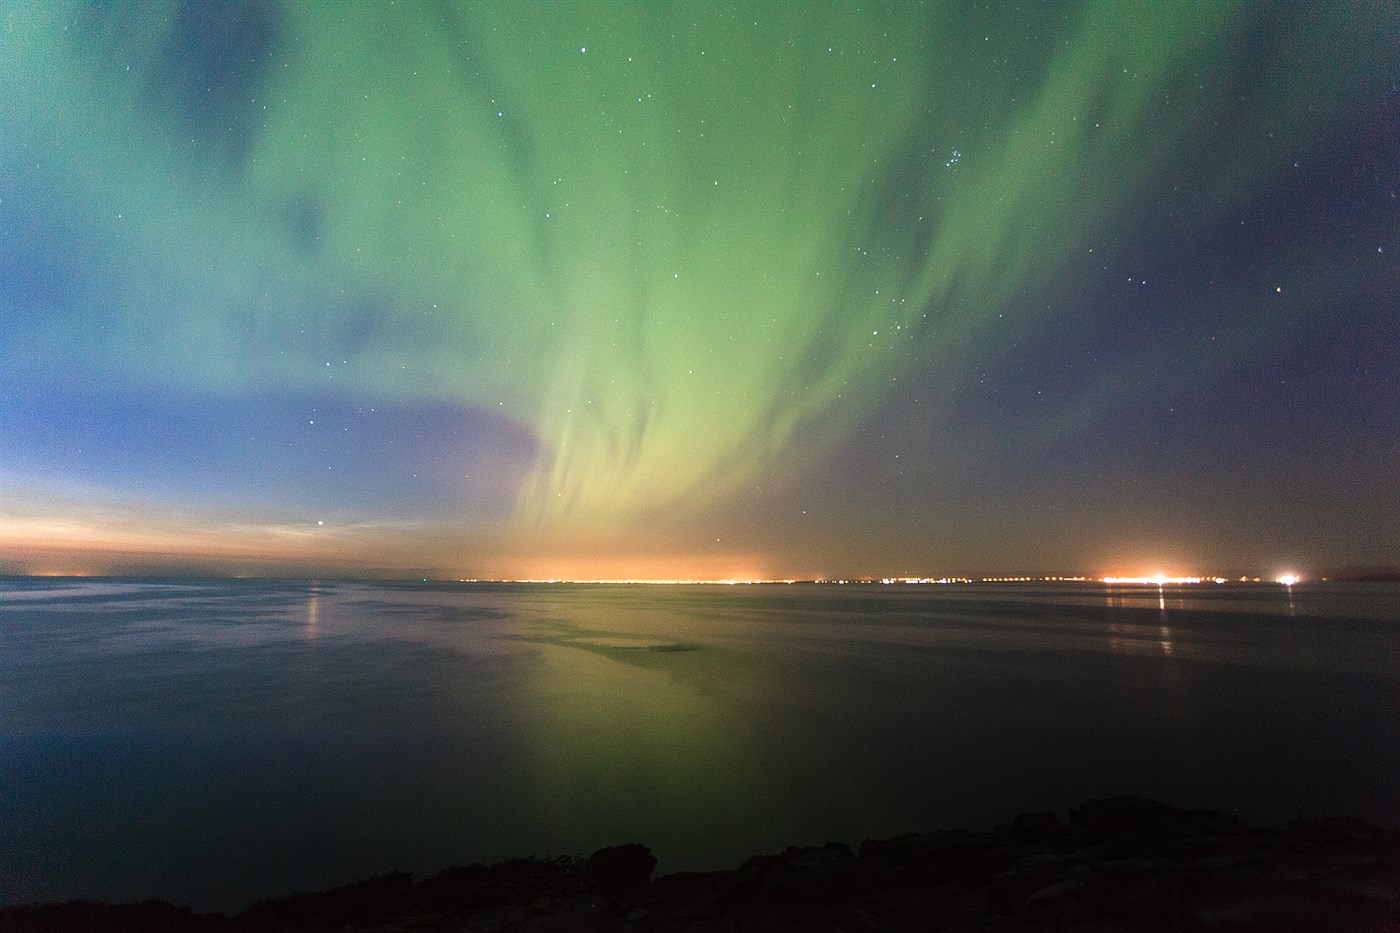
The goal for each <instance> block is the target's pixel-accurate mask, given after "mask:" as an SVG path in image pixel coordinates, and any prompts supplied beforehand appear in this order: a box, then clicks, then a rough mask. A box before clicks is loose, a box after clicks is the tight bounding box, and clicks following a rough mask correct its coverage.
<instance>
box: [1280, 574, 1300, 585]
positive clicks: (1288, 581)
mask: <svg viewBox="0 0 1400 933" xmlns="http://www.w3.org/2000/svg"><path fill="white" fill-rule="evenodd" d="M1278 582H1280V583H1282V584H1283V585H1284V586H1292V585H1293V584H1295V583H1297V582H1298V575H1297V574H1296V573H1285V574H1284V575H1283V576H1281V577H1279V578H1278Z"/></svg>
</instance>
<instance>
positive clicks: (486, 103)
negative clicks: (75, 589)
mask: <svg viewBox="0 0 1400 933" xmlns="http://www.w3.org/2000/svg"><path fill="white" fill-rule="evenodd" d="M1398 82H1400V12H1397V8H1396V7H1395V5H1394V4H1388V3H1381V2H1350V0H1322V2H1318V3H1314V4H1308V3H1286V4H1265V3H1247V4H1240V5H1235V4H1230V3H1211V2H1204V0H1188V2H1182V3H1169V2H1150V3H1147V2H1145V3H1140V4H1139V3H1128V2H1123V0H1104V2H1088V3H1064V4H1060V3H1052V4H1038V3H1035V4H1031V3H1026V4H1013V3H1001V2H994V3H990V4H983V3H978V4H961V3H945V2H934V3H928V4H916V3H888V4H885V3H862V4H855V3H841V4H834V5H833V4H816V3H813V4H790V5H776V4H751V3H737V4H725V3H709V2H705V3H683V4H631V3H628V4H621V3H617V4H613V3H558V4H554V3H550V4H545V3H529V4H511V3H494V2H493V3H482V4H471V5H457V4H450V3H443V4H438V3H428V2H410V3H402V4H390V3H372V4H371V3H364V4H350V3H329V4H315V3H303V2H290V3H286V4H276V3H259V2H253V3H236V4H233V3H231V4H223V3H205V2H197V3H188V4H181V3H141V4H122V3H97V2H93V3H83V4H71V5H70V4H65V3H60V2H43V3H36V2H28V0H3V2H0V89H3V90H2V91H0V570H3V571H9V572H22V573H55V572H74V573H118V572H174V571H178V572H194V571H201V572H203V571H208V572H217V573H246V574H255V573H275V574H307V575H335V574H351V575H358V574H375V573H383V574H390V575H414V576H417V575H419V574H422V575H432V576H448V577H453V578H456V577H555V576H568V577H588V578H624V577H625V578H655V577H695V578H723V577H783V576H799V577H813V576H822V575H846V574H876V575H880V574H898V575H905V574H910V575H943V574H970V575H991V574H1001V573H1021V572H1027V573H1088V574H1094V575H1097V574H1102V573H1109V572H1127V573H1132V572H1138V573H1148V572H1157V571H1161V572H1169V573H1190V572H1216V571H1220V572H1230V573H1237V572H1251V573H1264V574H1272V573H1276V572H1282V571H1284V570H1293V571H1297V572H1303V573H1319V572H1322V571H1324V570H1325V569H1327V568H1330V567H1339V566H1347V565H1386V564H1400V506H1397V504H1396V503H1397V502H1400V263H1397V259H1400V200H1398V199H1397V191H1400V83H1398Z"/></svg>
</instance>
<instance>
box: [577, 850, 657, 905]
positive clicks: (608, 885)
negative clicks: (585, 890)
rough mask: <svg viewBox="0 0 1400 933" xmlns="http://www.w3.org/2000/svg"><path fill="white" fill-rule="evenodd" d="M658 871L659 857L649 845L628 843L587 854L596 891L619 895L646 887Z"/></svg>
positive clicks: (590, 876) (591, 879)
mask: <svg viewBox="0 0 1400 933" xmlns="http://www.w3.org/2000/svg"><path fill="white" fill-rule="evenodd" d="M655 870H656V856H654V855H652V854H651V850H650V849H648V848H647V847H646V846H644V845H642V844H640V843H636V842H632V843H628V844H627V845H621V846H609V847H608V848H606V849H599V850H598V851H597V852H594V853H593V854H592V855H591V856H589V857H588V872H589V879H590V881H591V883H592V885H593V887H594V888H595V889H596V890H599V891H602V892H604V893H607V894H620V893H623V892H625V891H631V890H634V889H636V888H642V887H645V886H646V884H647V882H648V881H650V880H651V873H652V872H653V871H655Z"/></svg>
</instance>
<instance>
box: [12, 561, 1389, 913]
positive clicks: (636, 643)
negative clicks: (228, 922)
mask: <svg viewBox="0 0 1400 933" xmlns="http://www.w3.org/2000/svg"><path fill="white" fill-rule="evenodd" d="M1397 658H1400V587H1396V586H1394V585H1385V584H1312V585H1300V586H1295V587H1292V588H1285V587H1282V586H1277V585H1254V586H1242V585H1225V586H1217V585H1203V586H1197V587H1172V586H1167V587H1164V588H1161V589H1158V588H1157V587H1140V586H1118V587H1106V586H1101V585H1097V584H1092V585H1091V584H1085V585H1074V584H1061V585H1039V586H1037V585H995V586H985V587H984V586H969V585H960V586H905V585H894V586H880V585H864V586H855V585H848V586H835V585H827V586H817V585H790V586H785V585H768V586H738V587H725V586H675V587H660V586H621V585H619V586H504V585H486V584H475V585H473V584H373V583H343V582H286V581H223V580H220V581H200V580H163V581H137V580H115V579H103V580H77V579H57V580H51V579H15V578H10V579H5V580H0V902H16V901H33V900H51V899H66V898H72V897H89V898H102V899H111V900H132V899H138V898H145V897H150V896H162V897H167V898H171V899H173V900H176V901H177V902H180V903H189V904H192V905H194V906H196V907H198V908H215V909H224V910H228V909H236V908H238V907H241V906H243V905H245V904H246V903H247V902H249V901H250V900H252V899H255V898H258V897H267V896H274V895H277V894H281V893H286V892H288V891H291V890H297V889H300V890H306V889H311V888H318V887H326V886H330V885H334V884H339V883H344V882H346V881H350V880H354V879H355V878H358V877H364V876H367V875H369V874H373V873H376V872H381V871H386V870H390V869H404V870H409V871H415V872H429V871H434V870H437V869H439V868H442V867H444V866H446V865H448V864H451V863H454V862H455V863H463V862H470V861H479V860H489V859H492V858H497V857H504V856H511V855H521V854H551V853H558V852H574V853H581V854H586V853H587V852H590V851H592V850H593V849H596V848H599V847H601V846H604V845H609V844H615V843H619V842H626V841H643V842H646V843H647V844H649V845H650V846H651V847H652V848H653V849H654V851H655V852H656V854H657V855H658V857H659V858H660V860H661V870H662V871H671V870H679V869H704V868H718V867H732V866H733V865H735V864H737V862H738V861H739V860H740V859H742V858H743V857H745V856H747V855H750V854H754V853H757V852H761V851H773V850H777V849H781V848H782V847H784V846H786V845H789V844H801V843H820V842H825V841H827V840H840V841H845V842H852V843H854V842H858V841H859V840H860V839H861V838H864V837H880V836H889V835H894V834H896V833H899V832H905V831H910V830H915V829H923V828H934V827H953V826H965V827H968V828H986V827H987V826H990V825H992V824H993V823H995V822H998V821H1002V820H1005V819H1007V818H1009V817H1011V816H1013V815H1014V814H1016V813H1017V812H1021V811H1024V810H1028V809H1058V810H1060V811H1061V812H1063V810H1064V808H1065V807H1067V806H1069V805H1072V804H1075V803H1077V802H1079V801H1080V800H1082V799H1084V798H1087V797H1091V796H1104V795H1110V794H1119V793H1136V794H1140V795H1144V796H1151V797H1157V798H1159V799H1162V800H1165V801H1167V802H1170V803H1174V804H1177V805H1180V806H1192V807H1194V806H1201V807H1210V808H1213V809H1218V810H1223V811H1226V812H1231V813H1235V814H1238V815H1240V816H1242V817H1244V818H1246V819H1250V820H1253V821H1257V822H1262V823H1266V824H1275V825H1278V824H1282V823H1284V822H1286V821H1287V820H1288V819H1290V818H1292V817H1293V816H1295V815H1296V813H1297V811H1298V810H1299V809H1300V808H1301V809H1302V810H1303V811H1304V812H1305V814H1312V815H1321V814H1328V813H1349V814H1355V815H1361V816H1365V817H1369V818H1371V819H1373V820H1376V821H1378V822H1381V823H1384V824H1387V825H1395V824H1397V823H1400V808H1398V807H1397V805H1398V804H1400V797H1397V793H1396V790H1395V787H1396V783H1395V780H1394V775H1395V774H1397V773H1400V715H1397V713H1400V708H1397V707H1398V706H1400V689H1397V688H1400V665H1397Z"/></svg>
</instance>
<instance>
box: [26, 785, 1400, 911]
mask: <svg viewBox="0 0 1400 933" xmlns="http://www.w3.org/2000/svg"><path fill="white" fill-rule="evenodd" d="M655 866H656V860H655V859H654V858H653V857H652V855H651V852H650V851H649V850H648V849H647V848H646V847H645V846H642V845H635V844H634V845H626V846H617V847H614V848H609V849H603V850H601V851H599V852H596V853H594V854H593V855H592V856H591V857H590V858H587V859H575V858H557V859H518V860H513V861H507V862H500V863H497V864H494V865H472V866H469V867H465V868H462V867H454V868H449V869H447V870H446V871H443V872H442V873H440V874H438V875H436V876H434V877H431V878H426V879H423V880H421V881H418V880H414V878H413V877H412V876H410V875H406V874H391V875H383V876H380V877H377V878H370V879H368V880H366V881H361V882H359V883H357V884H352V885H347V886H345V887H341V888H335V889H333V890H330V891H322V892H318V893H315V894H296V895H292V896H291V897H285V898H281V899H278V900H272V901H265V902H262V903H259V904H255V905H253V906H252V907H249V908H248V909H247V910H245V911H243V912H242V913H240V914H238V915H237V916H234V917H226V916H224V915H222V914H196V913H192V912H191V911H189V910H188V909H184V908H177V907H174V906H172V905H171V904H169V903H167V902H165V901H149V902H146V903H141V904H118V905H103V904H91V903H69V904H48V905H43V906H37V907H30V906H24V907H8V908H3V909H0V930H4V931H64V933H70V931H71V933H78V931H104V933H126V931H132V933H136V931H140V933H176V931H179V933H185V931H199V933H245V931H246V933H294V931H295V933H320V931H336V933H340V931H347V930H356V931H381V933H391V931H392V933H446V931H461V933H486V931H501V933H505V931H536V933H537V931H569V933H574V931H579V933H587V931H624V930H625V931H652V930H656V931H661V930H668V931H690V933H702V931H705V933H720V931H725V933H729V931H733V933H739V931H750V930H753V931H767V930H774V931H781V930H792V931H798V930H800V931H849V933H856V931H865V933H875V931H900V930H947V931H953V930H959V931H1010V930H1025V931H1036V930H1066V931H1083V933H1090V931H1112V930H1213V931H1214V930H1223V931H1279V930H1299V931H1305V930H1306V931H1328V930H1338V931H1341V930H1346V931H1365V930H1377V931H1380V930H1388V931H1397V933H1400V832H1396V831H1393V830H1381V829H1377V828H1376V827H1374V826H1371V825H1370V824H1367V823H1364V822H1361V821H1358V820H1315V821H1299V822H1296V823H1294V824H1293V825H1292V826H1290V827H1289V828H1288V829H1287V830H1286V831H1282V832H1279V831H1273V830H1264V829H1258V828H1256V827H1252V826H1248V825H1246V824H1245V823H1242V822H1240V821H1239V820H1237V819H1235V818H1233V817H1230V816H1223V815H1221V814H1218V813H1210V812H1206V811H1188V810H1178V809H1174V808H1172V807H1167V806H1163V805H1162V804H1158V803H1153V802H1151V801H1147V800H1141V799H1138V798H1135V797H1116V798H1113V799H1110V800H1091V801H1088V802H1087V803H1085V804H1084V805H1083V806H1081V807H1079V808H1077V809H1075V810H1072V811H1071V812H1070V822H1069V823H1068V824H1064V823H1061V822H1060V821H1059V820H1058V819H1057V818H1056V817H1055V815H1054V814H1053V813H1029V814H1023V815H1021V816H1019V817H1017V818H1016V819H1015V820H1014V821H1012V822H1011V823H1009V824H1007V825H1005V826H999V827H997V828H996V829H994V830H992V831H990V832H964V831H946V832H930V833H914V834H910V835H906V836H899V837H897V838H894V839H887V840H883V841H866V842H864V843H862V844H861V846H860V851H859V852H852V851H851V850H850V849H849V848H848V847H846V846H844V845H836V844H829V845H825V846H820V847H811V848H792V849H788V850H787V851H786V852H783V853H782V854H780V855H765V856H759V857H756V858H751V859H749V860H748V861H746V862H744V863H743V864H742V865H741V866H739V867H738V868H737V869H734V870H732V871H718V872H703V873H695V872H682V873H679V874H674V875H666V876H664V877H661V878H656V879H652V878H651V874H652V870H653V869H654V868H655Z"/></svg>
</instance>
